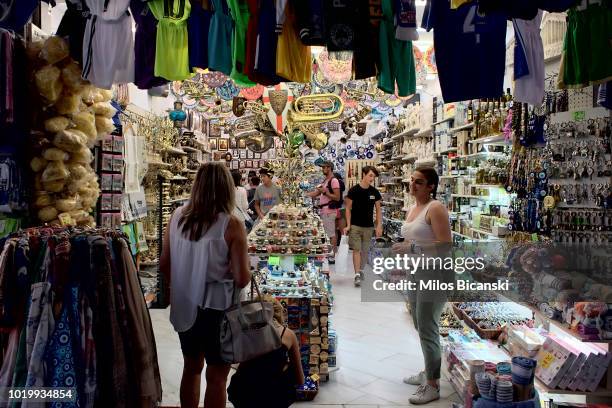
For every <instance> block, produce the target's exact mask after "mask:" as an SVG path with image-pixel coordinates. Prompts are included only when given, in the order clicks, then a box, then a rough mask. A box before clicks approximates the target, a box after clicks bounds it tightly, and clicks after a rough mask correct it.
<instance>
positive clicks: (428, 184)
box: [394, 167, 452, 404]
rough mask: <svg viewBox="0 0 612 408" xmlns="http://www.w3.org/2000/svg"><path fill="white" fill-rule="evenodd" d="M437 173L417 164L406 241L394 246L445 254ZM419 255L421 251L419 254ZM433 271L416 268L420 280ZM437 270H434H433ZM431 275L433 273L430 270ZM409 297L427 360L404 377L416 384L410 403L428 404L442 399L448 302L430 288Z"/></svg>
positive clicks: (446, 228) (446, 233)
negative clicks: (444, 323) (442, 323)
mask: <svg viewBox="0 0 612 408" xmlns="http://www.w3.org/2000/svg"><path fill="white" fill-rule="evenodd" d="M437 189H438V174H437V173H436V171H435V170H434V169H433V168H431V167H421V168H417V169H416V170H415V171H414V172H413V173H412V176H411V178H410V194H411V195H412V196H414V198H415V201H416V204H415V205H414V206H413V207H412V208H411V209H410V211H409V212H408V214H407V215H406V221H405V222H404V224H403V225H402V236H403V238H404V243H402V244H399V245H398V246H396V247H394V249H396V250H397V251H398V252H403V251H406V248H407V247H413V248H414V247H418V248H422V252H424V253H425V255H426V256H443V255H442V254H443V251H445V250H446V249H447V247H450V243H451V242H452V237H451V230H450V224H449V219H448V211H447V209H446V207H445V206H444V205H443V204H442V203H441V202H440V201H437V200H436V190H437ZM417 255H419V256H420V251H419V253H418V254H417ZM428 272H430V273H431V271H427V270H422V271H417V275H419V274H420V276H417V282H418V281H419V280H423V281H425V280H427V279H428V276H427V275H426V274H427V273H428ZM434 273H435V272H434ZM429 277H430V278H431V277H432V275H431V274H430V275H429ZM415 295H416V296H414V297H413V298H412V299H411V300H410V309H411V313H412V321H413V323H414V327H415V329H416V330H417V332H418V333H419V340H420V343H421V350H422V351H423V357H424V360H425V370H424V371H421V372H420V373H418V374H415V375H412V376H410V377H407V378H404V382H405V383H406V384H411V385H417V386H418V388H417V390H416V392H415V395H414V397H411V398H410V399H409V401H410V403H411V404H426V403H428V402H431V401H435V400H437V399H440V383H439V380H440V367H441V364H442V350H441V347H440V335H439V322H440V315H441V314H442V311H443V309H444V306H445V302H444V299H445V296H440V293H432V292H431V291H428V292H426V291H421V290H417V291H416V293H415Z"/></svg>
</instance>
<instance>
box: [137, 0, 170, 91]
mask: <svg viewBox="0 0 612 408" xmlns="http://www.w3.org/2000/svg"><path fill="white" fill-rule="evenodd" d="M130 10H131V11H132V17H133V18H134V21H135V22H136V33H135V34H134V84H135V85H136V86H137V87H138V88H140V89H151V88H154V87H156V86H160V85H163V84H165V83H167V82H168V81H167V80H165V79H164V78H161V77H156V76H155V73H154V69H155V49H156V44H157V19H156V18H155V16H154V15H153V13H152V12H151V10H150V9H149V7H147V3H145V2H143V1H142V0H131V2H130Z"/></svg>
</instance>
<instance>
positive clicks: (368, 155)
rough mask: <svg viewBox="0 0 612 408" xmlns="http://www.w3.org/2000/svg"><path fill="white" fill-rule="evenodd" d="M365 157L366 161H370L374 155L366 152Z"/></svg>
mask: <svg viewBox="0 0 612 408" xmlns="http://www.w3.org/2000/svg"><path fill="white" fill-rule="evenodd" d="M366 157H367V158H368V159H371V158H373V157H374V153H372V152H367V153H366Z"/></svg>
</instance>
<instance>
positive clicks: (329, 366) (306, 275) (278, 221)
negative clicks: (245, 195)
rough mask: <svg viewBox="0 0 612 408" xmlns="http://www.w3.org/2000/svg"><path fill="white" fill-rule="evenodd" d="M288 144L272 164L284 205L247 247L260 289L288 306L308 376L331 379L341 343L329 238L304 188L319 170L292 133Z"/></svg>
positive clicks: (260, 225)
mask: <svg viewBox="0 0 612 408" xmlns="http://www.w3.org/2000/svg"><path fill="white" fill-rule="evenodd" d="M286 143H287V148H286V152H287V153H288V154H287V156H289V157H288V158H287V160H282V161H274V162H270V163H269V166H270V167H271V169H272V170H274V172H275V175H276V176H277V177H278V178H279V180H280V182H281V188H282V194H281V196H282V197H283V204H279V205H277V206H275V207H273V208H272V209H271V210H270V211H269V212H268V214H266V216H265V218H264V219H263V220H261V221H260V222H259V223H258V224H257V225H256V226H255V227H254V228H253V230H252V231H251V233H250V234H249V236H248V240H249V242H248V245H249V246H248V250H249V253H250V254H251V259H252V265H253V266H254V268H255V270H256V272H255V274H256V277H257V280H258V282H259V285H260V288H261V290H262V292H264V293H269V294H271V295H273V296H275V297H276V298H277V299H279V301H280V302H281V303H282V304H283V305H284V306H285V307H286V309H287V325H288V327H289V328H291V329H292V330H293V331H294V332H295V333H296V335H297V337H298V340H299V344H300V352H301V355H302V367H303V369H304V374H305V375H306V376H309V375H310V376H312V375H314V374H316V375H318V376H319V378H320V379H321V380H322V381H327V380H328V379H329V374H330V373H331V372H332V371H333V370H334V369H335V367H336V347H337V336H336V334H335V331H334V330H333V329H331V323H330V315H331V308H332V305H333V296H332V291H331V283H330V281H329V265H328V262H327V260H326V259H327V256H329V255H330V252H331V246H330V240H329V237H327V235H326V234H325V231H324V229H323V225H322V222H321V219H320V218H319V217H318V215H316V214H315V213H314V212H313V211H312V208H308V207H305V206H304V205H303V190H307V189H309V182H308V180H309V179H310V178H311V177H313V176H314V173H316V172H317V168H316V167H315V166H314V165H312V164H309V163H305V162H304V161H303V160H302V159H301V157H299V156H298V157H295V156H294V155H295V154H296V151H295V149H292V148H291V136H289V137H288V138H287V142H286ZM291 156H293V157H291Z"/></svg>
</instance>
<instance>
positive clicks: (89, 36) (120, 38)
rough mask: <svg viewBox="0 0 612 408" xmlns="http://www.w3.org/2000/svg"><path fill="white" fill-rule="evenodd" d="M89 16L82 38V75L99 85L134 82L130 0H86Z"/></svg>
mask: <svg viewBox="0 0 612 408" xmlns="http://www.w3.org/2000/svg"><path fill="white" fill-rule="evenodd" d="M85 3H86V4H87V7H89V11H90V12H91V17H90V18H89V20H87V25H86V27H85V36H84V38H83V78H85V79H86V80H88V81H89V82H91V83H92V85H94V86H97V87H98V88H104V89H110V88H111V86H112V85H113V84H125V83H130V82H134V35H133V33H132V17H131V16H130V13H129V12H128V7H129V6H130V0H116V1H108V0H85Z"/></svg>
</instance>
